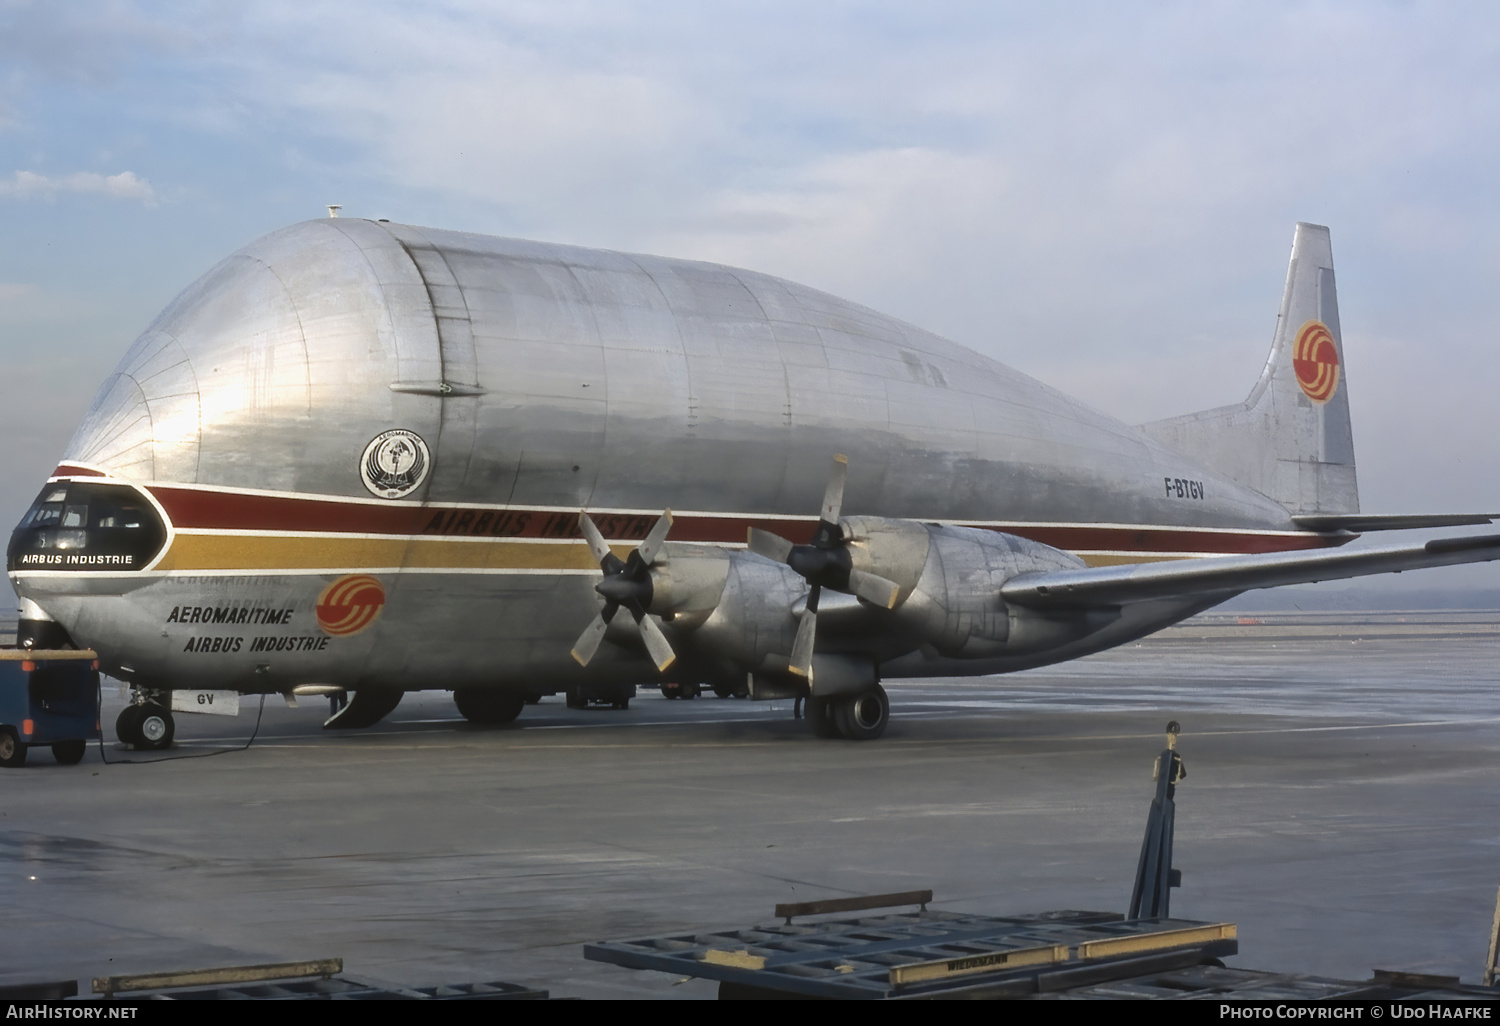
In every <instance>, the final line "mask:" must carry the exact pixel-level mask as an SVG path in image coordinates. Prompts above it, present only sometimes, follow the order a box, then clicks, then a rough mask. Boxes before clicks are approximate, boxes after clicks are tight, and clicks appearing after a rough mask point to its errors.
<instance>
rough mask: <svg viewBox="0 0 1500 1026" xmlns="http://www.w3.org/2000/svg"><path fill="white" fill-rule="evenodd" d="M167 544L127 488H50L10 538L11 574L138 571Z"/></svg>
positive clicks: (162, 528)
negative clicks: (25, 571) (66, 571)
mask: <svg viewBox="0 0 1500 1026" xmlns="http://www.w3.org/2000/svg"><path fill="white" fill-rule="evenodd" d="M166 539H167V529H166V525H165V524H164V523H163V522H162V520H161V517H160V516H158V515H157V512H156V510H155V509H154V508H153V507H152V506H151V505H150V504H149V503H148V502H147V501H146V500H145V497H144V496H143V495H142V494H141V493H140V492H139V491H137V490H136V489H134V488H131V487H129V486H128V485H115V484H98V483H94V482H86V481H73V482H71V483H69V484H67V485H55V484H54V485H48V486H47V487H46V488H44V489H42V493H41V494H40V495H38V496H37V501H36V502H35V503H34V504H33V505H32V507H31V509H29V510H28V511H27V512H26V515H25V516H24V517H22V518H21V523H20V524H19V525H18V526H17V527H16V529H15V531H14V532H13V533H12V534H11V538H10V549H9V551H8V553H7V560H6V562H7V564H8V566H9V569H11V570H28V569H35V570H139V569H141V568H143V567H145V566H148V565H149V564H150V563H151V561H152V560H153V559H155V558H156V554H157V553H158V552H160V551H161V547H162V545H163V544H165V542H166Z"/></svg>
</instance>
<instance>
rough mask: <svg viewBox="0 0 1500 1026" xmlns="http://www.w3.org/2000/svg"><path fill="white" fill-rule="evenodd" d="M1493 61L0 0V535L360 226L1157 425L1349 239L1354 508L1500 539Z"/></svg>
mask: <svg viewBox="0 0 1500 1026" xmlns="http://www.w3.org/2000/svg"><path fill="white" fill-rule="evenodd" d="M1497 59H1500V8H1496V7H1495V6H1494V5H1492V4H1483V3H1462V2H1454V3H1443V4H1427V3H1379V2H1371V0H1361V2H1356V3H1334V2H1329V3H1274V2H1269V0H1259V2H1255V3H1216V2H1211V0H1207V2H1205V0H1197V2H1192V3H1132V4H1119V3H1088V2H1078V3H1057V4H1036V3H1006V2H995V0H990V2H980V3H967V2H933V3H924V4H913V3H909V2H908V3H897V2H891V3H880V2H839V0H827V2H821V3H813V4H809V3H806V2H805V0H803V2H799V3H780V2H760V3H739V2H734V0H715V2H714V3H702V2H681V3H678V2H659V3H628V2H621V0H612V2H597V3H596V2H585V0H547V2H535V3H532V2H513V3H506V2H484V3H478V2H476V3H464V2H429V3H423V4H417V3H411V2H405V3H394V2H381V0H362V2H360V3H358V4H354V3H319V2H312V0H299V2H296V3H290V2H254V0H247V2H240V3H235V4H222V3H221V4H212V3H206V2H176V3H174V2H160V3H149V2H131V0H118V2H110V0H71V2H69V3H65V4H60V3H55V2H31V0H0V241H3V245H0V359H3V360H4V362H5V365H6V367H7V369H8V373H6V374H5V375H3V377H0V399H3V401H0V429H3V431H4V437H6V438H7V439H8V444H7V445H5V446H0V481H4V482H5V485H4V486H3V487H0V520H3V521H5V522H7V523H11V522H14V521H15V520H16V519H18V518H19V515H20V513H21V512H22V510H23V509H24V508H25V506H26V505H27V504H28V503H29V501H30V499H31V498H32V496H33V495H34V494H35V492H36V490H37V488H39V487H40V484H41V482H42V480H43V479H44V477H45V475H46V473H47V471H48V470H50V468H51V467H52V466H54V465H55V462H56V459H57V457H58V456H59V455H60V454H61V452H62V450H63V448H64V446H65V445H66V443H67V440H68V438H69V437H70V436H71V434H72V431H73V429H74V427H75V426H76V424H77V422H78V420H79V419H80V418H81V416H82V414H83V412H84V410H85V409H86V408H87V406H88V404H89V402H90V401H91V399H92V397H93V394H94V391H95V389H96V388H97V387H98V385H99V383H100V382H102V381H103V379H104V378H105V377H106V376H107V375H108V374H109V372H110V370H111V369H112V368H113V366H114V365H115V363H116V362H117V361H118V360H119V359H120V357H121V356H123V355H124V352H125V350H126V349H127V348H128V347H129V345H130V343H131V341H132V340H133V339H134V338H135V336H136V335H137V334H139V333H140V331H141V330H142V329H143V328H144V327H145V326H146V324H147V323H148V322H149V321H150V320H151V319H152V318H153V317H154V316H155V314H156V313H157V312H158V311H159V310H161V309H162V308H163V307H164V306H165V305H166V304H167V303H168V302H169V301H170V300H171V298H172V297H173V296H174V295H175V294H176V293H177V292H179V291H180V290H181V289H183V288H184V287H186V286H187V285H188V284H189V283H190V282H191V281H193V280H194V279H195V278H196V277H198V276H199V275H200V274H201V273H203V272H204V271H205V270H207V269H208V268H209V267H210V266H212V265H213V264H214V263H216V262H217V261H218V260H220V259H221V258H223V257H224V256H226V255H228V254H229V253H231V252H233V251H234V250H236V249H238V248H239V247H241V246H243V245H245V244H246V243H248V242H250V241H251V240H252V239H254V238H256V237H258V236H260V235H262V234H264V233H266V232H269V231H272V230H275V229H277V228H280V227H282V226H284V225H287V224H289V223H292V222H296V221H300V220H305V219H308V218H312V217H318V216H325V215H326V206H325V205H326V204H329V203H338V204H341V205H342V207H343V214H344V216H356V217H386V218H391V219H393V220H396V221H403V222H407V223H413V224H420V225H430V226H435V227H441V228H453V229H461V230H467V231H477V232H485V233H492V234H498V235H510V236H518V237H523V238H532V239H540V240H546V241H555V242H566V243H575V244H580V245H587V246H598V247H604V248H609V249H622V250H628V251H635V252H646V253H655V254H661V255H667V256H680V257H690V258H698V259H707V260H714V261H719V262H723V263H728V264H732V265H736V266H740V267H748V268H752V269H755V270H759V271H765V272H769V273H771V274H776V275H780V276H782V277H786V278H790V279H793V280H795V281H799V282H803V283H805V284H808V285H811V286H814V287H817V288H821V289H825V290H827V291H829V292H833V293H835V294H837V295H840V296H844V297H846V298H849V299H853V300H856V301H858V302H862V303H865V304H867V305H869V306H872V307H875V308H876V309H879V310H881V311H883V312H885V313H889V314H892V315H895V316H897V317H901V318H903V319H905V320H908V321H911V322H913V323H915V324H918V325H921V326H922V327H924V328H928V329H930V330H933V331H936V332H938V333H939V334H942V335H945V336H947V337H948V338H951V339H953V340H954V341H956V342H959V343H961V344H964V345H967V346H970V347H972V348H974V349H977V350H979V351H980V352H982V353H985V354H986V355H989V356H991V357H994V358H996V359H998V360H1000V361H1002V362H1004V363H1007V364H1009V365H1011V366H1013V367H1016V368H1018V369H1020V370H1023V371H1025V372H1027V373H1029V374H1033V375H1035V376H1037V377H1039V378H1041V379H1042V380H1044V381H1046V382H1048V383H1049V384H1052V385H1054V386H1056V387H1058V388H1060V389H1062V390H1063V391H1065V392H1068V393H1070V394H1072V395H1075V396H1077V397H1079V398H1081V399H1083V400H1084V401H1086V402H1088V403H1090V404H1091V405H1093V406H1095V407H1097V408H1099V409H1102V410H1104V411H1105V412H1107V413H1110V414H1112V415H1115V416H1118V417H1120V418H1122V419H1124V420H1127V421H1130V422H1140V421H1145V420H1153V419H1156V418H1159V417H1165V416H1170V415H1174V414H1178V413H1184V412H1188V411H1191V410H1196V409H1204V408H1208V407H1212V406H1217V405H1221V404H1224V403H1229V402H1236V401H1238V400H1240V399H1242V398H1244V396H1245V394H1246V393H1247V392H1248V390H1249V388H1250V386H1251V384H1252V383H1253V381H1254V379H1255V377H1256V375H1257V374H1258V372H1259V369H1260V366H1261V364H1262V363H1263V361H1264V359H1265V354H1266V350H1267V347H1268V346H1269V343H1270V338H1271V332H1272V329H1273V327H1274V325H1275V319H1276V311H1277V307H1278V304H1279V301H1280V297H1281V291H1282V285H1283V283H1284V279H1285V275H1286V265H1287V258H1288V255H1289V252H1290V246H1291V239H1292V228H1293V225H1294V223H1295V222H1297V221H1299V220H1301V221H1312V222H1315V223H1319V224H1325V225H1328V226H1330V228H1331V229H1332V237H1333V246H1334V255H1335V263H1336V265H1337V273H1338V282H1339V297H1340V308H1341V319H1342V324H1343V330H1344V346H1345V364H1346V366H1345V370H1346V376H1345V381H1346V382H1347V384H1348V387H1349V389H1350V403H1351V409H1352V416H1353V419H1354V433H1355V447H1356V452H1357V456H1358V463H1359V477H1360V487H1361V501H1362V506H1363V508H1364V509H1365V510H1366V511H1369V512H1439V511H1445V512H1452V511H1492V510H1500V402H1497V400H1496V396H1495V384H1496V382H1497V381H1500V373H1497V371H1500V345H1497V344H1496V343H1497V325H1500V289H1497V288H1496V282H1497V277H1500V191H1497V190H1500V179H1497V176H1496V168H1497V164H1500V60H1497ZM1444 575H1447V576H1444ZM1497 575H1500V568H1490V567H1487V568H1482V570H1481V569H1472V568H1471V569H1468V570H1463V571H1454V572H1449V571H1441V572H1438V571H1434V572H1430V573H1428V574H1425V575H1404V576H1406V577H1408V578H1413V579H1414V580H1413V583H1414V584H1415V583H1421V584H1423V585H1424V586H1427V587H1430V586H1432V584H1433V583H1434V582H1437V581H1452V582H1455V586H1457V585H1458V584H1464V585H1466V586H1490V585H1493V584H1495V583H1496V582H1500V576H1497ZM1416 579H1420V582H1419V581H1418V580H1416Z"/></svg>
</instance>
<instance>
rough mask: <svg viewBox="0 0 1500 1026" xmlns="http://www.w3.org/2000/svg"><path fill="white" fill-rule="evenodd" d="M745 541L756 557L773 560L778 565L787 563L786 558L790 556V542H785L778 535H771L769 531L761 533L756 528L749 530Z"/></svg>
mask: <svg viewBox="0 0 1500 1026" xmlns="http://www.w3.org/2000/svg"><path fill="white" fill-rule="evenodd" d="M747 541H748V542H749V544H750V551H751V552H753V553H755V554H756V555H757V556H765V557H766V558H767V559H774V560H775V561H776V562H778V563H785V562H786V561H787V557H789V556H790V555H791V554H792V543H791V542H789V541H787V540H786V539H785V538H783V537H781V536H780V535H779V534H772V533H771V532H770V531H762V530H761V529H760V528H758V527H752V528H750V532H749V537H748V539H747Z"/></svg>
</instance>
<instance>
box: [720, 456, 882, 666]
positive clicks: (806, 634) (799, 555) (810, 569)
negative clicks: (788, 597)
mask: <svg viewBox="0 0 1500 1026" xmlns="http://www.w3.org/2000/svg"><path fill="white" fill-rule="evenodd" d="M848 470H849V459H848V457H847V456H835V457H834V458H833V470H832V472H831V473H830V474H829V477H828V488H827V490H826V491H825V492H824V493H823V510H822V512H821V514H820V515H819V517H818V529H817V532H816V533H814V535H813V539H812V544H810V545H793V544H792V543H791V542H789V541H787V540H786V539H785V538H782V537H780V536H778V535H774V534H772V533H770V532H769V531H762V530H761V529H760V528H758V527H752V528H750V535H749V544H750V551H751V552H754V553H756V554H757V555H761V556H765V557H766V558H767V559H774V560H775V561H776V562H778V563H785V564H786V565H787V566H789V567H791V568H792V570H794V571H795V572H796V573H798V574H800V575H801V576H802V577H803V578H804V579H805V580H806V581H807V583H808V584H810V585H812V587H811V589H810V590H809V591H808V593H807V608H806V609H805V610H804V611H803V613H802V622H801V623H799V624H798V625H797V639H796V641H795V642H793V644H792V655H791V660H790V666H789V667H788V668H789V669H790V670H791V672H793V673H795V674H797V675H799V676H802V677H806V678H807V679H808V681H809V682H811V681H812V656H813V643H814V642H815V641H816V639H817V630H818V627H817V620H818V596H819V594H820V593H821V591H822V590H823V588H825V587H827V588H832V589H833V590H834V591H843V592H852V593H853V594H855V595H858V596H859V597H860V598H862V599H864V600H865V601H866V602H869V603H870V604H871V605H874V606H878V607H879V608H881V609H893V608H895V605H896V599H897V598H898V597H899V594H900V591H901V589H900V586H898V585H897V584H896V583H895V582H894V581H888V580H886V579H885V578H884V577H877V576H876V575H875V574H871V573H866V572H864V571H862V570H856V569H854V568H853V565H852V561H851V559H850V558H849V548H848V544H849V540H848V539H847V538H845V537H844V529H843V528H842V527H841V526H840V525H839V510H840V508H841V507H842V506H843V504H844V478H845V476H846V475H847V473H848Z"/></svg>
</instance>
